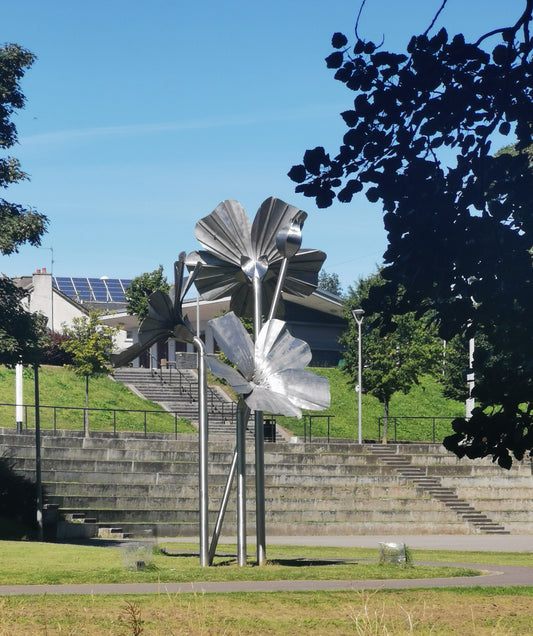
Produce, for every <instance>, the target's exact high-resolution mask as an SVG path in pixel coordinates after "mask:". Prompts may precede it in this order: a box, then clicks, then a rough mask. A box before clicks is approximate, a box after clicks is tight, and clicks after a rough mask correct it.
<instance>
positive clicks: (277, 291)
mask: <svg viewBox="0 0 533 636" xmlns="http://www.w3.org/2000/svg"><path fill="white" fill-rule="evenodd" d="M288 267H289V259H288V258H284V259H283V260H282V261H281V267H280V270H279V276H278V280H277V282H276V289H275V290H274V296H273V298H272V304H271V305H270V312H269V314H268V320H272V318H274V317H275V316H276V311H277V310H278V305H279V300H280V298H281V290H282V289H283V285H284V283H285V277H286V276H287V269H288Z"/></svg>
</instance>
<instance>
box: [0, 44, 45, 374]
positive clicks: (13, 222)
mask: <svg viewBox="0 0 533 636" xmlns="http://www.w3.org/2000/svg"><path fill="white" fill-rule="evenodd" d="M34 60H35V56H34V55H33V54H32V53H30V52H29V51H26V50H25V49H23V48H21V47H20V46H17V45H16V44H6V45H4V46H2V47H1V48H0V148H1V149H2V151H5V150H7V149H8V148H11V147H12V146H13V145H15V144H16V143H17V130H16V127H15V125H14V124H13V122H12V121H11V119H12V116H13V114H14V113H15V111H16V110H18V109H20V108H23V107H24V101H25V100H24V95H23V93H22V90H21V87H20V80H21V79H22V77H23V76H24V73H25V72H26V70H27V69H28V68H29V67H30V66H31V65H32V64H33V62H34ZM27 178H28V176H27V175H26V173H24V172H23V171H22V170H21V167H20V163H19V161H18V160H17V159H15V158H14V157H10V156H4V157H0V187H2V188H8V187H9V186H11V185H13V184H15V183H17V182H19V181H23V180H25V179H27ZM46 222H47V220H46V217H45V216H43V215H42V214H39V213H37V212H35V211H34V210H31V209H29V208H24V207H23V206H21V205H18V204H16V203H10V202H9V201H6V200H5V199H4V198H2V197H0V254H2V255H4V256H7V255H9V254H13V253H14V252H17V251H18V249H19V247H20V246H21V245H23V244H24V243H30V244H31V245H39V244H40V241H41V235H42V234H43V232H44V231H45V228H46ZM25 296H26V294H25V293H24V292H23V291H22V290H21V289H19V288H17V287H16V286H15V285H14V284H13V282H12V281H11V280H10V279H8V278H6V277H5V276H2V277H0V364H6V365H9V366H12V365H14V364H16V363H17V362H20V361H21V360H22V361H23V362H26V363H31V364H34V363H36V362H38V361H39V359H40V355H41V352H42V349H43V347H44V346H45V342H44V340H45V335H46V330H45V327H44V324H43V320H42V319H41V318H40V317H37V316H35V314H29V313H28V312H27V311H25V310H24V308H23V306H22V304H21V303H22V301H23V299H24V297H25Z"/></svg>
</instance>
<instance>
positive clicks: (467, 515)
mask: <svg viewBox="0 0 533 636" xmlns="http://www.w3.org/2000/svg"><path fill="white" fill-rule="evenodd" d="M370 450H371V451H372V453H374V455H376V456H377V457H379V458H380V459H381V460H382V461H383V462H384V463H385V464H387V466H393V467H394V468H395V469H396V471H397V472H398V474H399V475H401V476H402V477H404V478H405V479H406V480H407V481H410V482H412V483H413V484H414V485H416V486H417V487H418V488H420V489H421V490H422V491H424V492H427V493H428V494H429V495H431V496H432V497H434V498H435V499H438V500H439V501H442V503H443V504H444V505H445V506H446V507H447V508H449V509H450V510H453V511H454V512H456V513H457V514H458V515H460V516H461V517H462V518H463V519H464V520H465V521H468V522H469V523H471V524H472V525H473V526H474V528H476V530H478V531H479V532H482V533H486V534H510V533H509V531H508V530H506V529H505V528H504V526H502V525H501V524H499V523H495V522H494V521H492V519H491V518H490V517H488V516H487V515H486V514H483V513H481V512H479V510H477V509H476V508H475V507H474V506H472V505H471V504H469V503H467V501H466V500H465V499H462V498H461V497H459V496H458V495H457V489H456V488H445V487H444V486H443V485H442V479H441V478H440V477H438V476H430V475H428V474H427V470H424V469H422V468H421V467H419V466H413V464H412V463H411V457H410V456H408V455H404V454H399V453H398V446H396V447H395V446H388V445H384V444H376V445H373V446H371V447H370Z"/></svg>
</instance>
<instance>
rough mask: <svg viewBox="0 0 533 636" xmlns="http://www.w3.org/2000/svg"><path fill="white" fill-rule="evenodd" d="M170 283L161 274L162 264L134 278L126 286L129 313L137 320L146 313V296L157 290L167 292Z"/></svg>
mask: <svg viewBox="0 0 533 636" xmlns="http://www.w3.org/2000/svg"><path fill="white" fill-rule="evenodd" d="M169 289H170V285H169V284H168V282H167V279H166V277H165V276H163V266H162V265H160V266H159V267H158V268H157V269H155V270H154V271H153V272H147V273H144V274H141V275H140V276H137V277H136V278H134V279H133V280H132V281H131V283H130V284H129V285H128V287H127V288H126V293H125V297H126V303H127V305H126V307H127V311H128V313H129V314H131V315H132V316H137V318H138V319H139V321H141V320H142V319H143V318H146V316H147V315H148V303H147V302H146V299H147V298H148V296H149V295H150V294H151V293H153V292H155V291H158V290H161V291H163V292H168V290H169Z"/></svg>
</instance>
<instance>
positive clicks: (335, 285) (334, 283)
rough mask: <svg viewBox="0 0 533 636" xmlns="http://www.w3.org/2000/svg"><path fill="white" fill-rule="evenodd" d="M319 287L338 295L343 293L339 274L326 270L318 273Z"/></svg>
mask: <svg viewBox="0 0 533 636" xmlns="http://www.w3.org/2000/svg"><path fill="white" fill-rule="evenodd" d="M318 288H319V289H323V290H324V291H327V292H330V294H336V295H337V296H342V295H343V291H342V285H341V281H340V279H339V275H338V274H335V273H331V274H330V273H329V272H326V271H325V270H321V271H320V273H319V275H318Z"/></svg>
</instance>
